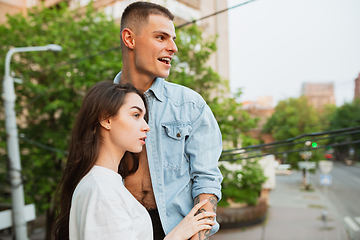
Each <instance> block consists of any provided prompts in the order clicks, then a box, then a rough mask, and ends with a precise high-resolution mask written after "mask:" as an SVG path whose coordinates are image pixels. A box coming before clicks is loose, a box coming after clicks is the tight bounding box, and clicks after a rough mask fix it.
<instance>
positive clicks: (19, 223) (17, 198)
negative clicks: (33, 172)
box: [2, 44, 62, 240]
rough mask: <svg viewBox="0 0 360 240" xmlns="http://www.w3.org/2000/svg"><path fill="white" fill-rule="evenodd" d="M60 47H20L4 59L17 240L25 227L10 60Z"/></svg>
mask: <svg viewBox="0 0 360 240" xmlns="http://www.w3.org/2000/svg"><path fill="white" fill-rule="evenodd" d="M61 50H62V47H61V46H59V45H55V44H49V45H46V46H38V47H21V48H12V49H10V50H9V51H8V52H7V54H6V58H5V76H4V80H3V94H2V97H3V100H4V107H5V128H6V134H7V135H6V136H7V140H6V142H7V152H8V158H9V164H10V166H9V169H10V170H9V171H10V174H9V175H10V182H11V198H12V214H13V215H12V216H13V223H14V227H15V236H16V239H17V240H27V239H28V237H27V227H26V221H25V216H24V215H25V214H24V205H25V201H24V189H23V184H22V179H21V161H20V151H19V139H18V131H17V125H16V113H15V99H16V95H15V88H14V79H13V78H12V77H11V76H10V60H11V57H12V55H13V54H14V53H17V52H34V51H56V52H57V51H61Z"/></svg>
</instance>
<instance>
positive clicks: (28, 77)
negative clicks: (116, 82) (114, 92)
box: [0, 3, 121, 239]
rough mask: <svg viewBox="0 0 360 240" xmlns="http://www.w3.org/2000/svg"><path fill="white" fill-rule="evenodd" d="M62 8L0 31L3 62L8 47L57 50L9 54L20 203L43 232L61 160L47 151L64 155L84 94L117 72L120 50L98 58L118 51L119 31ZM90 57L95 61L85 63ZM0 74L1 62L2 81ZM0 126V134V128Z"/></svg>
mask: <svg viewBox="0 0 360 240" xmlns="http://www.w3.org/2000/svg"><path fill="white" fill-rule="evenodd" d="M65 4H66V3H61V4H60V7H59V8H57V9H55V8H54V9H47V8H44V7H43V8H34V9H32V10H31V11H30V12H29V13H28V17H26V18H25V17H23V16H21V15H15V16H8V21H7V23H6V24H5V25H1V26H0V35H1V36H6V37H2V38H1V39H0V46H1V47H0V55H1V56H4V58H5V54H6V52H7V51H8V50H9V49H11V48H13V47H26V46H42V45H46V44H58V45H61V46H62V47H63V51H62V52H57V53H54V52H29V53H19V54H15V55H14V56H13V58H12V63H11V68H12V70H13V71H14V75H15V76H16V77H18V78H21V79H22V80H23V84H16V86H15V92H16V94H17V100H16V112H17V117H18V119H19V123H20V124H19V133H22V134H24V136H25V137H24V138H22V139H20V148H21V159H22V168H23V172H22V174H23V176H24V189H25V196H26V199H25V201H26V203H35V205H36V207H37V212H38V214H41V213H43V212H45V213H46V216H47V219H48V221H47V223H48V224H47V229H48V230H49V229H50V227H51V225H52V222H53V219H54V209H53V206H52V202H53V196H54V191H55V188H56V186H57V184H58V182H59V180H60V177H61V175H62V169H63V167H64V161H65V160H66V155H65V154H64V152H61V151H52V149H51V148H53V149H61V150H64V151H65V150H66V149H67V146H68V143H69V137H70V133H71V129H72V126H73V121H74V119H75V116H76V114H77V111H78V109H79V107H80V105H81V102H82V98H83V96H84V93H85V92H86V91H87V89H88V88H89V87H90V86H92V85H93V84H94V83H96V82H98V81H103V80H112V79H113V78H114V76H115V74H116V73H117V72H118V71H119V69H120V68H121V53H120V50H116V51H106V52H104V54H98V53H99V51H102V50H107V49H110V48H113V47H116V46H119V37H118V35H119V27H117V26H116V25H115V24H114V22H113V21H112V20H111V19H109V18H108V16H106V15H105V14H103V13H101V12H95V11H94V10H93V8H92V7H91V4H90V5H89V6H88V8H87V10H86V13H85V14H84V15H83V16H81V15H79V14H78V13H77V12H76V11H71V10H69V9H68V8H67V7H66V5H65ZM91 54H95V55H94V56H93V57H90V58H87V57H86V56H88V55H91ZM4 58H3V59H4ZM3 69H4V62H3V61H1V63H0V71H1V72H0V75H2V76H3V75H4V72H3ZM1 106H3V104H1ZM2 111H3V109H2ZM20 119H21V120H20ZM0 124H1V126H0V129H1V131H2V132H4V122H3V121H1V123H0ZM34 142H37V143H41V144H44V145H46V146H47V147H48V148H47V149H44V148H41V147H39V146H37V145H34ZM2 147H3V146H2ZM0 201H4V199H0ZM47 233H50V231H47ZM47 239H50V238H49V235H48V236H47Z"/></svg>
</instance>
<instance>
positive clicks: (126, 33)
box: [121, 28, 135, 49]
mask: <svg viewBox="0 0 360 240" xmlns="http://www.w3.org/2000/svg"><path fill="white" fill-rule="evenodd" d="M121 39H122V41H123V43H124V44H125V46H126V47H128V48H129V49H134V47H135V34H134V32H133V31H131V29H129V28H124V29H123V30H122V32H121Z"/></svg>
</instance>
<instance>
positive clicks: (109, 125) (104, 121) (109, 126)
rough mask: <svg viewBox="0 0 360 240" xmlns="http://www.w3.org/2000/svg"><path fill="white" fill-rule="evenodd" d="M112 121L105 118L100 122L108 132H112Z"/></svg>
mask: <svg viewBox="0 0 360 240" xmlns="http://www.w3.org/2000/svg"><path fill="white" fill-rule="evenodd" d="M110 123H111V121H110V118H105V119H103V120H100V125H101V126H102V127H103V128H105V129H106V130H110V128H111V124H110Z"/></svg>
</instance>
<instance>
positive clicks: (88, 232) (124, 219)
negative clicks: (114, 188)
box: [76, 197, 138, 240]
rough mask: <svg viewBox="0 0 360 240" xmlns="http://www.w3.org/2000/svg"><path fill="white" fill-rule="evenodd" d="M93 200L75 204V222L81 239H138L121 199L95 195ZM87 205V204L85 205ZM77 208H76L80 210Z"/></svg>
mask: <svg viewBox="0 0 360 240" xmlns="http://www.w3.org/2000/svg"><path fill="white" fill-rule="evenodd" d="M95 198H96V199H93V200H95V201H91V200H90V201H89V202H88V204H84V205H83V206H77V207H78V208H80V209H81V211H77V213H76V215H77V217H76V218H77V223H78V227H79V230H80V231H79V234H80V236H81V237H80V239H83V240H101V239H104V240H105V239H106V240H113V239H114V240H115V239H117V240H120V239H124V240H138V239H137V237H136V234H135V232H134V226H133V222H132V219H131V216H129V214H128V213H127V211H126V210H125V209H126V206H125V204H124V203H123V202H122V200H121V199H118V198H109V197H95ZM86 205H87V206H86ZM80 209H78V210H80Z"/></svg>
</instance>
